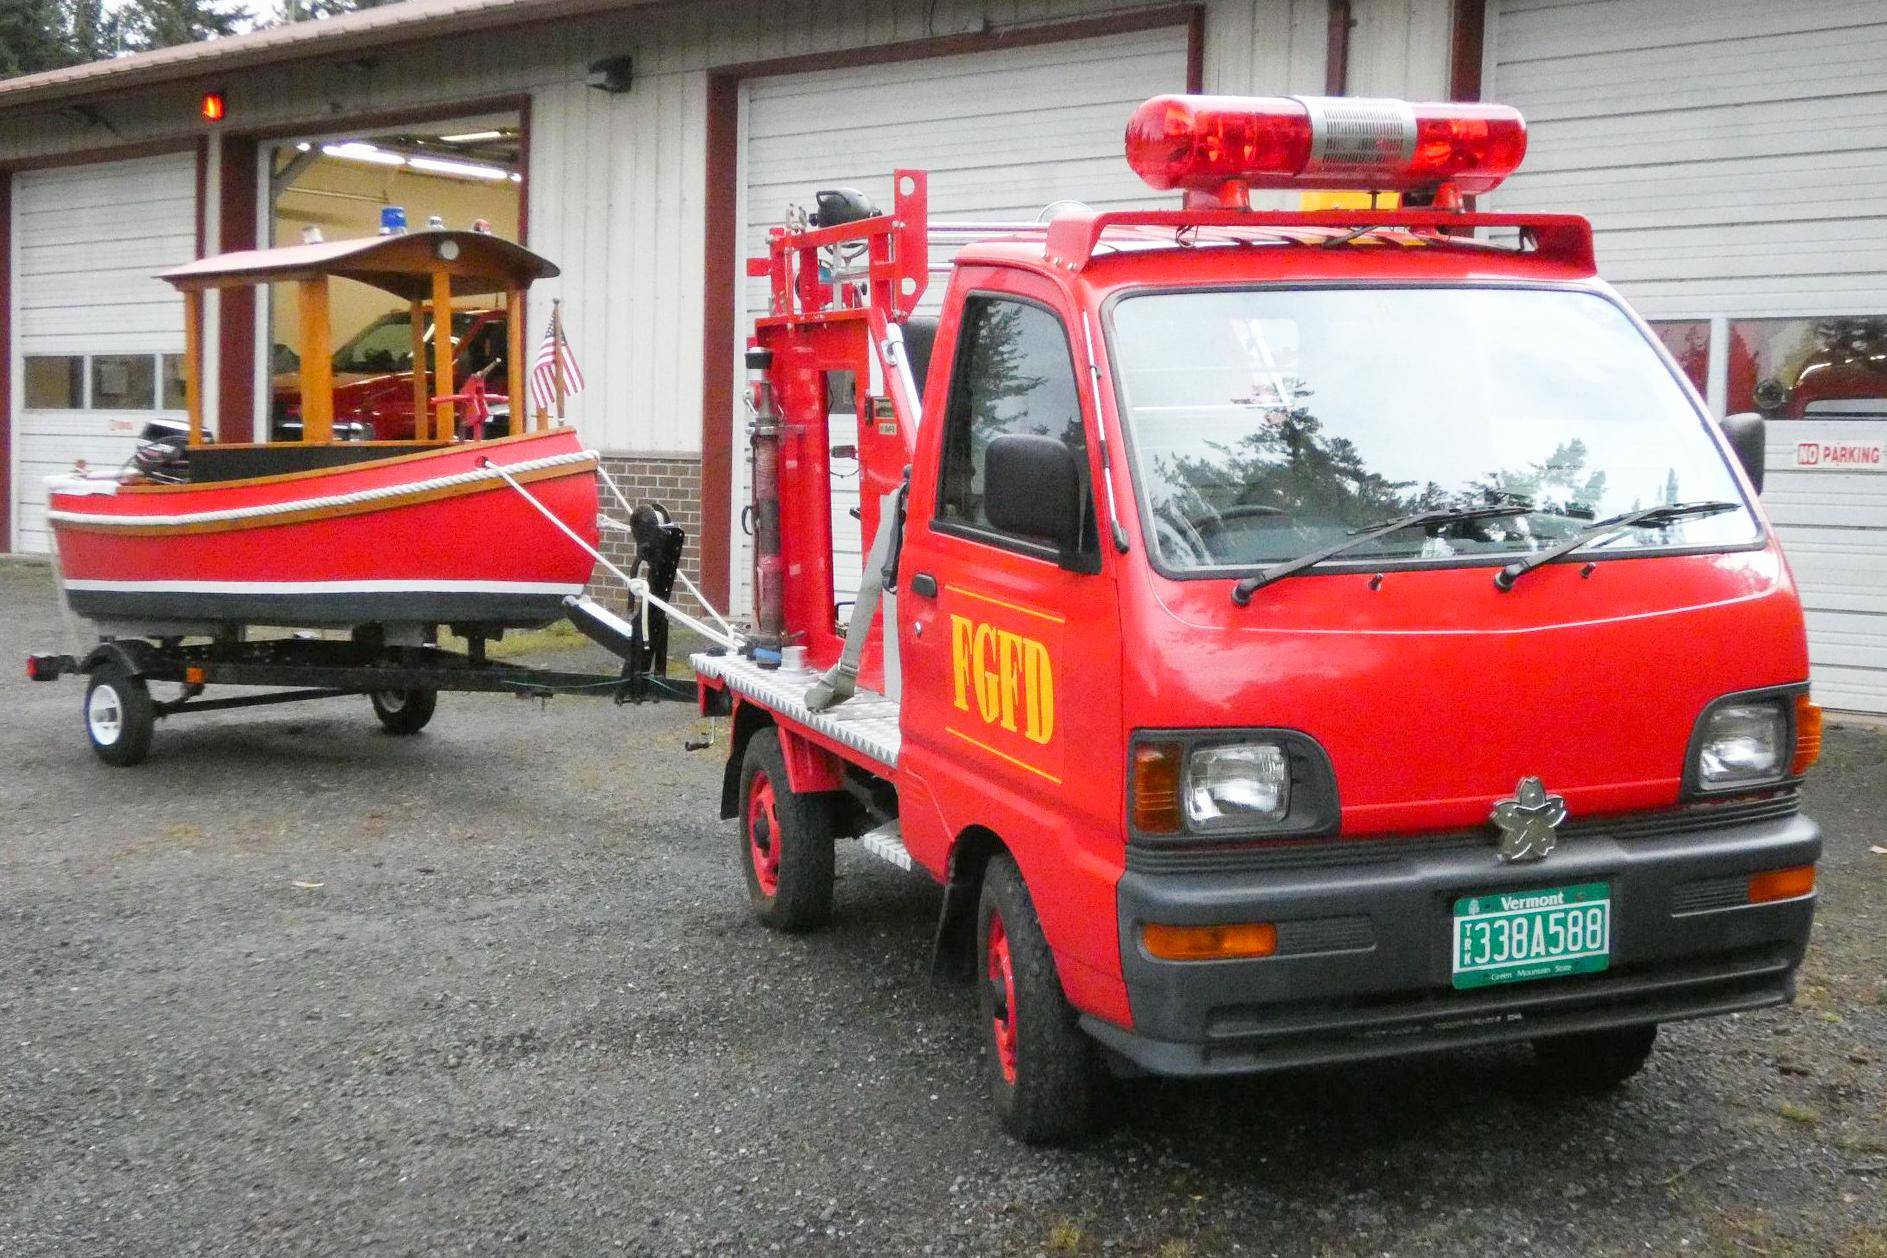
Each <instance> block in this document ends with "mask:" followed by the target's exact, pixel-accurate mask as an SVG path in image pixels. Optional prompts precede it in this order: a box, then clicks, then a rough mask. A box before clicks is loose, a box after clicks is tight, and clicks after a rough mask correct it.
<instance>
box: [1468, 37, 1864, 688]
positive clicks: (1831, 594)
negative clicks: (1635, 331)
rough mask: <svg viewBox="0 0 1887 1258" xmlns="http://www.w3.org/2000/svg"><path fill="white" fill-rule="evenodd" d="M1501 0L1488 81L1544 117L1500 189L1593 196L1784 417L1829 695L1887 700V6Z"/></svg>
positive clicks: (1791, 496)
mask: <svg viewBox="0 0 1887 1258" xmlns="http://www.w3.org/2000/svg"><path fill="white" fill-rule="evenodd" d="M1498 9H1499V11H1498V13H1497V14H1496V15H1495V20H1494V22H1493V24H1492V32H1491V35H1492V39H1493V41H1494V49H1495V68H1494V73H1493V82H1492V84H1491V86H1490V87H1489V89H1488V94H1489V96H1490V98H1491V99H1495V100H1501V101H1506V102H1509V103H1511V104H1513V105H1516V106H1518V107H1519V108H1520V109H1521V110H1522V111H1523V112H1524V113H1525V114H1526V116H1527V121H1528V123H1529V125H1530V128H1531V132H1532V136H1531V143H1530V145H1529V151H1528V154H1527V162H1526V165H1525V166H1524V167H1523V168H1522V173H1521V174H1520V175H1519V176H1517V177H1516V178H1515V179H1513V180H1512V181H1511V182H1510V183H1509V184H1508V185H1507V186H1506V187H1504V188H1503V189H1502V190H1501V192H1500V193H1499V194H1498V196H1497V203H1498V205H1499V207H1500V208H1501V209H1505V210H1534V209H1570V210H1576V211H1579V212H1582V213H1587V214H1589V215H1591V217H1592V219H1593V223H1594V225H1595V226H1596V228H1597V229H1598V251H1599V263H1600V267H1601V269H1602V270H1603V272H1604V273H1605V275H1606V276H1607V278H1609V279H1611V280H1612V281H1613V282H1614V283H1616V284H1617V285H1618V286H1619V288H1620V289H1621V290H1623V292H1624V293H1625V294H1626V296H1627V297H1629V298H1630V299H1631V300H1632V301H1633V302H1634V303H1636V304H1637V306H1638V308H1639V309H1640V310H1641V311H1643V312H1644V314H1645V316H1646V317H1647V318H1649V319H1652V320H1653V321H1654V322H1655V323H1657V324H1658V325H1659V327H1660V330H1661V331H1662V332H1663V333H1664V334H1665V339H1666V341H1667V343H1669V344H1671V345H1672V346H1673V348H1674V349H1676V350H1678V352H1679V356H1680V358H1681V359H1682V360H1683V361H1684V363H1685V365H1686V367H1687V369H1689V370H1690V371H1691V373H1692V375H1693V377H1694V378H1695V379H1697V381H1698V383H1699V384H1700V385H1703V386H1707V392H1708V393H1709V395H1710V397H1711V400H1712V403H1713V405H1714V406H1715V407H1716V409H1717V410H1718V411H1719V413H1725V412H1733V411H1743V410H1759V411H1762V412H1764V413H1765V414H1767V415H1769V416H1770V417H1771V423H1770V427H1769V439H1770V449H1769V467H1770V477H1769V483H1768V486H1767V488H1766V490H1765V492H1764V495H1763V497H1764V501H1765V504H1766V505H1767V507H1768V510H1769V514H1770V516H1771V518H1772V519H1774V521H1775V523H1776V526H1777V530H1778V532H1779V533H1780V535H1781V537H1782V540H1783V545H1784V547H1785V548H1786V549H1787V551H1788V554H1789V559H1790V562H1791V564H1792V565H1793V567H1794V569H1795V574H1796V578H1797V580H1798V581H1799V582H1800V584H1801V588H1802V599H1803V602H1804V604H1805V605H1806V608H1807V612H1808V629H1809V652H1810V657H1811V659H1812V661H1813V664H1814V683H1815V693H1816V696H1817V698H1818V699H1819V700H1820V701H1821V702H1822V703H1823V704H1825V705H1828V706H1830V707H1836V708H1844V709H1849V710H1853V711H1863V712H1873V713H1887V467H1883V466H1882V464H1881V463H1879V462H1875V461H1873V457H1874V452H1878V451H1881V450H1883V449H1884V448H1887V126H1883V125H1882V124H1883V120H1887V8H1883V6H1882V5H1880V4H1879V3H1877V2H1874V0H1865V2H1864V0H1837V2H1831V3H1825V4H1815V5H1787V4H1774V3H1771V2H1770V0H1718V2H1714V3H1703V2H1702V0H1571V2H1569V0H1500V2H1499V5H1498ZM1811 452H1812V453H1811ZM1824 456H1825V457H1824ZM1843 456H1845V457H1843Z"/></svg>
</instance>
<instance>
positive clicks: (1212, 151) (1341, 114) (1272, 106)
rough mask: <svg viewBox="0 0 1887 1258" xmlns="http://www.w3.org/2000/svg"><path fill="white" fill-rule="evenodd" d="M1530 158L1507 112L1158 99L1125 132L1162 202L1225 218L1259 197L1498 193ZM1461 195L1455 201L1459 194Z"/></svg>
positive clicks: (1499, 108) (1278, 99)
mask: <svg viewBox="0 0 1887 1258" xmlns="http://www.w3.org/2000/svg"><path fill="white" fill-rule="evenodd" d="M1526 152H1527V124H1526V120H1525V119H1523V118H1522V117H1521V116H1520V113H1519V111H1518V110H1515V109H1510V108H1508V107H1507V106H1505V105H1483V104H1475V103H1467V102H1444V103H1438V104H1411V103H1409V102H1408V101H1400V100H1367V99H1362V98H1354V97H1327V96H1269V97H1245V96H1156V97H1154V98H1153V99H1152V100H1150V101H1148V102H1147V103H1146V104H1144V105H1142V106H1140V108H1139V109H1137V110H1135V111H1134V116H1133V117H1132V119H1130V120H1129V121H1128V123H1127V164H1128V165H1129V166H1132V167H1133V169H1134V173H1135V174H1137V175H1139V176H1140V177H1141V178H1142V179H1144V180H1146V182H1147V183H1148V184H1150V185H1151V186H1153V187H1155V188H1158V189H1160V190H1161V191H1162V192H1164V191H1167V190H1169V189H1174V188H1178V189H1182V190H1184V191H1185V192H1186V193H1187V194H1188V200H1189V201H1203V202H1207V203H1212V202H1216V203H1217V204H1219V205H1221V206H1224V207H1226V208H1228V209H1229V208H1243V207H1244V206H1245V205H1247V204H1248V198H1247V196H1246V192H1247V191H1248V190H1249V189H1251V188H1353V189H1364V190H1368V191H1375V192H1401V193H1431V194H1433V196H1434V201H1435V203H1436V204H1448V203H1450V202H1451V201H1457V202H1458V198H1456V197H1455V196H1454V194H1455V193H1460V194H1466V195H1474V194H1477V193H1483V192H1491V191H1492V190H1493V189H1495V188H1497V187H1499V186H1500V182H1501V181H1502V180H1503V179H1505V178H1506V177H1507V176H1508V175H1511V174H1512V173H1513V172H1514V169H1515V168H1516V167H1518V166H1519V165H1520V159H1521V158H1523V157H1525V156H1526ZM1450 190H1452V191H1450Z"/></svg>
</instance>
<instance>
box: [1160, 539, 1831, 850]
mask: <svg viewBox="0 0 1887 1258" xmlns="http://www.w3.org/2000/svg"><path fill="white" fill-rule="evenodd" d="M1584 568H1585V565H1582V564H1579V563H1576V562H1575V563H1559V564H1552V565H1549V566H1547V567H1545V568H1541V569H1539V570H1536V571H1535V572H1533V573H1531V574H1530V575H1528V576H1527V577H1525V578H1523V579H1522V580H1520V581H1519V582H1518V583H1516V585H1515V586H1514V588H1513V589H1512V590H1511V591H1508V592H1506V593H1502V592H1501V591H1499V590H1497V589H1495V587H1494V583H1493V573H1494V571H1495V569H1494V568H1493V567H1491V566H1486V565H1481V566H1476V567H1463V568H1447V569H1427V570H1410V571H1390V572H1386V573H1383V574H1381V576H1380V581H1378V582H1376V583H1375V586H1374V588H1372V580H1373V578H1375V577H1376V575H1377V574H1374V573H1370V572H1354V571H1350V572H1331V573H1317V574H1310V575H1305V576H1299V577H1293V578H1290V579H1287V580H1285V581H1281V582H1279V583H1277V584H1275V585H1272V586H1267V587H1265V588H1264V589H1261V590H1259V591H1258V592H1257V593H1256V595H1254V597H1253V598H1252V601H1251V603H1250V604H1249V605H1248V606H1245V607H1238V606H1235V605H1234V604H1233V603H1232V600H1231V596H1230V592H1231V587H1232V584H1233V582H1232V581H1231V580H1229V579H1226V580H1220V579H1210V580H1191V581H1173V580H1168V579H1166V578H1164V577H1161V576H1159V575H1158V574H1156V573H1153V572H1151V571H1148V570H1146V569H1145V568H1142V569H1141V570H1140V571H1141V579H1143V580H1144V581H1146V582H1147V584H1148V586H1149V589H1148V593H1149V595H1150V597H1149V598H1147V599H1144V600H1138V599H1129V600H1126V602H1125V606H1126V607H1128V608H1129V609H1131V608H1134V607H1136V606H1137V607H1140V608H1143V609H1145V612H1144V614H1145V616H1146V623H1145V624H1143V625H1140V626H1135V625H1134V624H1133V623H1131V622H1132V620H1133V619H1134V614H1133V612H1132V611H1131V610H1129V611H1128V612H1127V613H1126V615H1127V618H1128V621H1129V623H1128V624H1126V625H1124V626H1123V629H1124V633H1125V641H1127V642H1130V643H1131V642H1136V641H1137V642H1141V643H1145V644H1148V645H1147V646H1146V647H1144V648H1143V649H1141V650H1138V651H1135V650H1131V649H1130V650H1129V651H1128V653H1127V656H1126V659H1125V661H1124V668H1125V671H1126V677H1125V696H1124V697H1125V700H1126V702H1125V705H1124V706H1125V716H1126V719H1127V723H1128V725H1129V727H1130V728H1173V727H1176V726H1188V727H1240V726H1242V727H1254V726H1258V727H1278V728H1289V729H1296V730H1301V731H1303V732H1305V733H1307V734H1309V735H1311V736H1312V737H1314V738H1315V739H1317V741H1318V742H1319V743H1321V744H1322V745H1323V748H1324V750H1325V751H1327V752H1328V753H1329V755H1330V758H1331V762H1332V764H1333V766H1334V768H1335V770H1336V776H1337V792H1338V797H1339V800H1340V802H1341V806H1342V815H1343V831H1344V833H1346V834H1392V833H1421V832H1428V831H1435V830H1440V829H1461V828H1471V827H1475V826H1479V825H1481V824H1482V823H1484V822H1486V820H1487V817H1488V811H1489V808H1490V807H1491V805H1492V803H1493V801H1494V800H1496V799H1499V798H1501V797H1504V796H1507V795H1510V794H1512V792H1513V790H1514V787H1515V784H1516V783H1517V782H1518V780H1519V779H1520V778H1521V777H1523V776H1528V775H1534V776H1538V777H1540V778H1541V779H1542V780H1543V781H1544V782H1545V784H1546V787H1547V789H1548V790H1549V791H1552V792H1554V793H1557V794H1560V795H1563V796H1565V798H1566V801H1567V806H1568V808H1569V810H1570V811H1571V813H1572V815H1574V816H1581V815H1587V816H1590V815H1596V814H1603V813H1614V812H1628V811H1637V810H1642V809H1648V808H1658V807H1668V806H1671V805H1673V804H1676V803H1677V802H1678V801H1679V795H1680V788H1681V783H1682V778H1683V772H1684V760H1685V756H1686V754H1687V748H1688V745H1689V741H1690V736H1691V733H1692V730H1693V729H1694V727H1695V725H1696V722H1697V718H1698V717H1699V715H1700V714H1701V713H1702V711H1703V709H1704V707H1705V705H1706V704H1708V703H1709V702H1710V701H1711V700H1712V699H1715V698H1717V697H1719V696H1721V695H1724V694H1728V693H1731V692H1734V691H1740V690H1751V689H1755V688H1758V687H1762V686H1773V685H1783V684H1789V683H1796V682H1802V681H1805V680H1806V679H1807V677H1808V648H1807V642H1806V638H1805V635H1804V631H1803V627H1802V613H1801V606H1800V603H1799V602H1798V600H1797V598H1796V594H1795V590H1794V586H1793V582H1792V580H1791V577H1790V575H1789V571H1788V567H1787V564H1786V563H1785V562H1784V560H1783V558H1782V554H1781V551H1780V550H1779V549H1778V548H1777V547H1776V545H1775V543H1774V541H1773V540H1771V541H1770V543H1769V544H1768V545H1767V546H1766V547H1764V548H1761V549H1755V550H1745V551H1738V552H1732V553H1727V554H1714V555H1701V556H1698V555H1666V556H1645V557H1639V558H1615V559H1608V560H1606V561H1605V562H1602V563H1597V564H1594V565H1591V567H1590V571H1589V573H1587V572H1583V571H1582V570H1583V569H1584ZM1180 714H1184V719H1176V717H1178V716H1179V715H1180Z"/></svg>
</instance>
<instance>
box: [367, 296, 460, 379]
mask: <svg viewBox="0 0 1887 1258" xmlns="http://www.w3.org/2000/svg"><path fill="white" fill-rule="evenodd" d="M474 322H476V316H475V315H471V314H467V313H464V312H461V311H454V312H453V314H452V343H453V344H454V345H457V344H458V343H459V342H460V341H462V340H464V339H465V334H466V333H467V332H469V331H471V329H472V324H473V323H474ZM425 334H426V351H427V352H426V368H427V370H428V371H430V370H431V369H432V324H431V323H430V322H428V323H427V324H426V328H425ZM412 369H413V317H412V315H410V314H408V313H407V312H406V311H404V310H395V311H392V312H391V313H388V314H384V315H381V316H380V317H379V318H378V319H375V320H374V321H373V322H372V323H369V324H368V325H367V326H366V327H364V328H362V329H361V330H360V331H358V332H356V333H355V334H354V335H353V336H352V337H350V338H349V339H348V341H347V343H346V344H344V345H342V346H341V347H340V348H339V349H337V350H335V351H334V370H336V371H343V372H352V373H357V374H361V375H378V374H380V373H382V372H394V371H411V370H412Z"/></svg>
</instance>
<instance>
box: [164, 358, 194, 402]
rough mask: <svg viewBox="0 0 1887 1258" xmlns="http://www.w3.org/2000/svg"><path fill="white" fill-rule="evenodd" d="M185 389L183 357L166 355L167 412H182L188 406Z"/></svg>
mask: <svg viewBox="0 0 1887 1258" xmlns="http://www.w3.org/2000/svg"><path fill="white" fill-rule="evenodd" d="M187 404H188V403H187V400H186V399H185V397H184V389H183V355H182V354H166V355H164V401H163V408H164V409H165V410H167V411H181V410H183V409H184V407H185V406H186V405H187Z"/></svg>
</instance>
